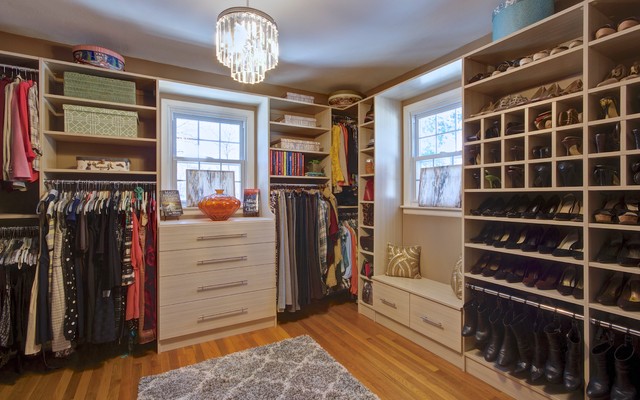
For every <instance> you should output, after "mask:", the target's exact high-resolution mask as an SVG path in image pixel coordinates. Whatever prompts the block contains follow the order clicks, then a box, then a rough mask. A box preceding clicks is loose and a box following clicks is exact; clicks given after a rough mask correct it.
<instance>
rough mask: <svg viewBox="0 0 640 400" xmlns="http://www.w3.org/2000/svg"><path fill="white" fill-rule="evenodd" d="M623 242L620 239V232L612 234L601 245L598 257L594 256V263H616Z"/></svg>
mask: <svg viewBox="0 0 640 400" xmlns="http://www.w3.org/2000/svg"><path fill="white" fill-rule="evenodd" d="M623 242H624V238H623V237H622V232H614V233H612V234H611V236H609V239H607V241H606V242H604V243H603V244H602V247H600V250H599V251H598V255H597V256H596V261H597V262H599V263H603V264H613V263H616V262H618V254H619V253H620V250H622V244H623Z"/></svg>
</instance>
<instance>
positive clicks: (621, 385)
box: [611, 340, 637, 400]
mask: <svg viewBox="0 0 640 400" xmlns="http://www.w3.org/2000/svg"><path fill="white" fill-rule="evenodd" d="M634 354H635V352H634V350H633V345H632V344H631V343H630V341H628V340H625V343H624V344H621V345H620V346H618V348H617V349H616V351H615V353H614V358H615V368H616V377H615V379H614V380H613V386H612V387H611V400H634V399H635V398H636V395H637V390H636V387H635V386H634V385H633V383H632V382H631V376H630V374H631V367H632V365H631V363H632V361H633V356H634ZM636 374H637V372H636ZM636 378H637V375H636Z"/></svg>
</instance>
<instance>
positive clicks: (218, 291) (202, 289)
mask: <svg viewBox="0 0 640 400" xmlns="http://www.w3.org/2000/svg"><path fill="white" fill-rule="evenodd" d="M275 286H276V274H275V266H274V265H273V264H265V265H254V266H251V267H240V268H229V269H222V270H218V271H208V272H200V273H196V274H182V275H175V276H168V277H165V278H163V279H161V280H160V292H159V294H160V296H159V302H160V306H165V305H170V304H178V303H185V302H190V301H195V300H202V299H208V298H211V297H220V296H227V295H230V294H238V293H243V292H253V291H256V290H262V289H271V288H274V287H275Z"/></svg>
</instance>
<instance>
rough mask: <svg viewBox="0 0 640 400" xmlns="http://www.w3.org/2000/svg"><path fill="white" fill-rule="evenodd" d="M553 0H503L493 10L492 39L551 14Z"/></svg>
mask: <svg viewBox="0 0 640 400" xmlns="http://www.w3.org/2000/svg"><path fill="white" fill-rule="evenodd" d="M553 1H554V0H505V1H503V2H502V3H500V5H499V6H498V7H496V8H495V9H494V10H493V18H492V22H493V40H498V39H501V38H503V37H505V36H507V35H510V34H512V33H513V32H515V31H518V30H520V29H522V28H524V27H526V26H529V25H531V24H533V23H534V22H538V21H540V20H541V19H544V18H547V17H548V16H550V15H553V12H554V4H553Z"/></svg>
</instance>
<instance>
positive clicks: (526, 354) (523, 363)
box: [511, 313, 533, 376]
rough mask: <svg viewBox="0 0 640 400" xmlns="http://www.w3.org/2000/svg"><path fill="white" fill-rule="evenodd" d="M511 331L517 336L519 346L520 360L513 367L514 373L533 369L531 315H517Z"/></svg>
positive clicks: (517, 373) (522, 372)
mask: <svg viewBox="0 0 640 400" xmlns="http://www.w3.org/2000/svg"><path fill="white" fill-rule="evenodd" d="M511 332H513V335H514V336H515V337H516V343H517V347H518V360H517V361H516V366H515V368H514V369H513V371H512V373H513V375H516V376H518V375H522V374H524V373H526V372H529V370H530V369H531V358H532V354H533V349H532V348H531V344H532V343H531V337H532V335H531V324H530V323H529V315H528V314H527V313H522V314H520V315H517V316H516V317H515V318H514V319H513V322H512V323H511Z"/></svg>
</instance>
